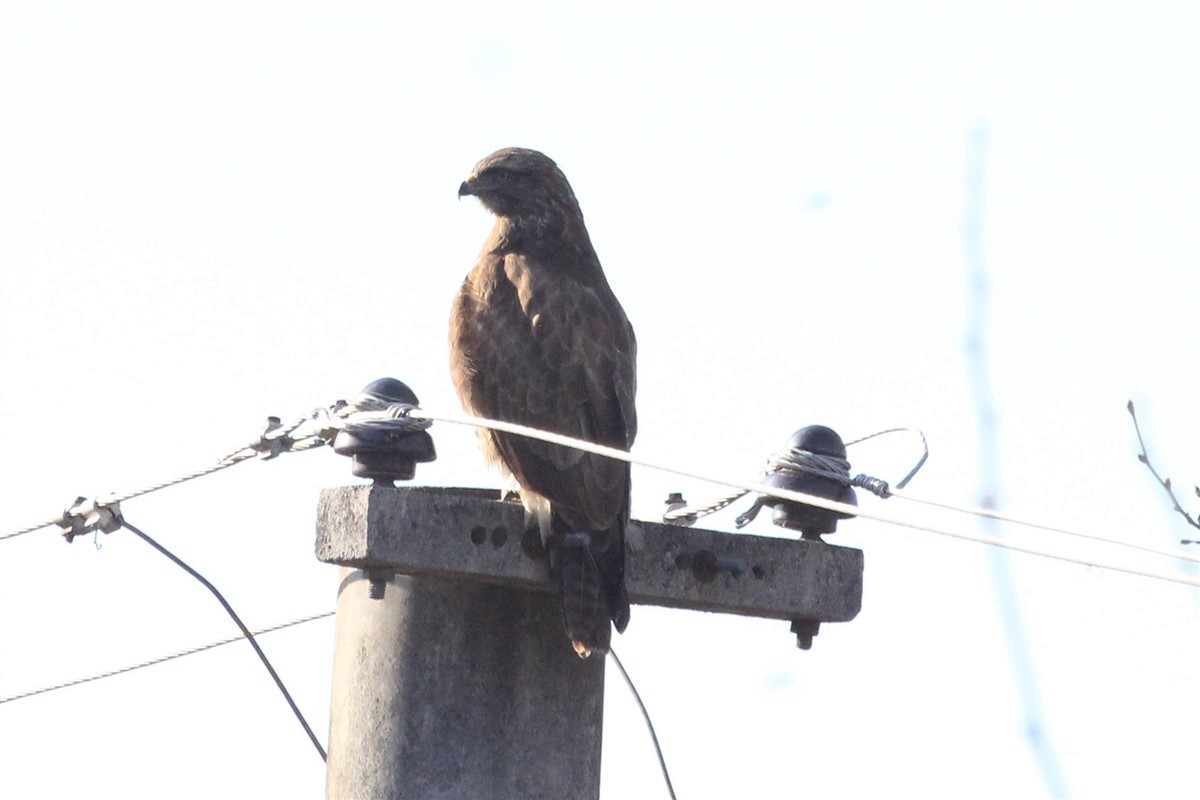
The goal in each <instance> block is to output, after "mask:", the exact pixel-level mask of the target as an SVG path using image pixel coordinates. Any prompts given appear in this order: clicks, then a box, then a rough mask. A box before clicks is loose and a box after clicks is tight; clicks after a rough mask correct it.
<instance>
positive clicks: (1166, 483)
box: [1125, 400, 1200, 544]
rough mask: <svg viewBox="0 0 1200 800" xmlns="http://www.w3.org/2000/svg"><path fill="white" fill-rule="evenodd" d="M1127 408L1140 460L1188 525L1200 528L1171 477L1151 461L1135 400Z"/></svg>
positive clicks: (1189, 541)
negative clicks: (1180, 498) (1135, 433)
mask: <svg viewBox="0 0 1200 800" xmlns="http://www.w3.org/2000/svg"><path fill="white" fill-rule="evenodd" d="M1125 408H1126V409H1127V410H1128V411H1129V416H1130V417H1132V418H1133V429H1134V431H1136V432H1137V437H1138V444H1139V445H1140V446H1141V448H1142V452H1141V453H1139V454H1138V461H1140V462H1142V463H1143V464H1145V465H1146V469H1148V470H1150V474H1151V475H1153V476H1154V479H1155V480H1157V481H1158V482H1159V484H1160V485H1161V486H1162V487H1163V488H1164V489H1166V491H1167V495H1168V496H1170V498H1171V502H1172V503H1174V504H1175V510H1176V511H1178V512H1179V514H1180V515H1181V516H1182V517H1183V518H1184V519H1186V520H1187V523H1188V525H1191V526H1192V527H1193V528H1196V529H1197V530H1200V522H1197V521H1196V520H1195V519H1193V518H1192V515H1191V514H1189V513H1187V512H1186V511H1184V510H1183V506H1182V505H1180V504H1179V498H1178V497H1176V496H1175V490H1174V489H1172V488H1171V479H1170V478H1164V477H1162V476H1161V475H1159V474H1158V470H1156V469H1155V468H1154V465H1153V464H1151V463H1150V456H1149V454H1148V453H1147V452H1146V440H1145V439H1143V438H1142V429H1141V426H1139V425H1138V421H1137V414H1136V413H1134V411H1133V401H1132V400H1130V401H1129V402H1128V403H1127V404H1126V405H1125ZM1195 490H1196V496H1197V497H1200V486H1197V487H1195ZM1179 543H1180V544H1200V540H1197V539H1180V540H1179Z"/></svg>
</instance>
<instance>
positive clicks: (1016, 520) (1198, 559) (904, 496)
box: [890, 489, 1200, 564]
mask: <svg viewBox="0 0 1200 800" xmlns="http://www.w3.org/2000/svg"><path fill="white" fill-rule="evenodd" d="M890 496H892V497H898V498H900V499H901V500H907V501H909V502H910V503H920V504H922V505H927V506H933V507H935V508H944V509H947V510H949V511H958V512H960V513H963V514H972V515H974V516H977V517H987V518H988V519H994V520H998V521H1000V522H1011V523H1013V524H1014V525H1024V526H1025V527H1027V528H1037V529H1038V530H1042V531H1050V532H1051V533H1061V534H1063V535H1064V536H1074V537H1077V538H1079V539H1087V540H1089V541H1093V542H1101V543H1103V544H1111V545H1115V546H1116V547H1128V548H1129V549H1131V550H1140V551H1142V552H1143V553H1151V554H1153V555H1156V556H1165V557H1167V558H1178V559H1181V560H1183V561H1191V562H1193V563H1196V564H1200V556H1193V555H1190V554H1188V553H1184V552H1182V551H1178V550H1162V549H1159V548H1157V547H1147V546H1146V545H1143V544H1134V543H1133V542H1126V541H1122V540H1121V539H1112V538H1109V537H1107V536H1097V535H1096V534H1094V533H1084V532H1083V531H1075V530H1071V529H1070V528H1058V527H1055V526H1054V525H1045V524H1042V523H1040V522H1034V521H1032V520H1028V519H1022V518H1021V517H1014V516H1012V515H1010V514H1002V513H1000V512H999V511H993V510H991V509H988V508H981V507H977V506H956V505H954V504H952V503H943V502H941V501H940V500H930V499H929V498H927V497H920V496H917V495H914V494H911V493H910V492H909V491H908V490H907V489H892V490H891V492H890Z"/></svg>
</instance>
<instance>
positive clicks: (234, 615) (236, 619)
mask: <svg viewBox="0 0 1200 800" xmlns="http://www.w3.org/2000/svg"><path fill="white" fill-rule="evenodd" d="M121 524H122V525H123V526H124V527H125V528H126V529H127V530H129V531H131V532H132V533H134V534H135V535H137V536H138V537H140V538H141V539H142V540H143V541H145V542H146V544H148V545H150V546H151V547H153V548H154V549H155V550H157V551H158V552H160V553H162V554H163V555H164V556H166V557H167V558H169V559H171V560H172V561H174V562H175V563H176V564H177V565H178V566H179V567H180V568H181V569H183V571H184V572H186V573H187V574H189V575H191V576H192V577H193V578H195V579H196V580H198V581H200V583H202V584H204V588H206V589H208V590H209V591H210V592H212V593H213V596H214V597H216V598H217V600H218V601H219V602H220V603H221V605H222V606H223V607H224V608H225V611H226V612H228V614H229V616H230V617H231V618H232V619H233V621H234V622H235V623H236V624H237V626H238V628H240V629H241V631H242V636H245V637H246V641H248V642H250V646H251V647H253V648H254V652H255V653H257V654H258V658H259V660H260V661H262V663H263V666H264V667H266V668H267V672H269V673H271V679H272V680H273V681H275V685H276V686H278V687H279V691H280V692H281V693H282V694H283V697H284V699H285V700H287V703H288V705H289V706H291V708H292V713H293V714H295V715H296V719H297V720H299V721H300V726H301V727H303V728H304V732H305V733H307V734H308V738H309V739H311V740H312V743H313V747H315V748H317V752H318V753H320V754H321V760H322V761H325V760H326V755H325V748H324V747H322V746H321V743H320V742H319V741H318V740H317V737H316V734H314V733H313V731H312V728H310V727H309V726H308V720H306V719H304V715H303V714H302V713H300V707H299V706H297V705H296V701H295V700H293V699H292V696H291V694H289V693H288V690H287V687H285V686H284V685H283V680H281V679H280V677H279V674H278V673H277V672H275V668H274V667H272V666H271V662H270V661H269V660H268V659H267V654H266V653H264V652H263V651H262V648H261V647H259V646H258V642H257V641H255V639H254V634H253V633H251V632H250V629H249V628H247V627H246V624H245V623H244V622H242V619H241V617H239V616H238V615H237V612H236V611H234V610H233V606H231V605H229V602H228V601H227V600H226V599H225V597H224V596H223V595H222V594H221V593H220V592H219V591H217V587H215V586H213V585H212V584H211V583H209V582H208V579H207V578H205V577H204V576H203V575H201V574H200V573H199V572H196V570H194V569H192V568H191V567H189V566H188V565H187V564H185V563H184V562H183V561H181V560H180V559H179V558H178V557H177V556H176V555H175V554H174V553H172V552H171V551H170V550H168V549H167V548H165V547H163V546H162V545H161V544H159V543H158V542H156V541H154V540H153V539H152V538H150V536H148V535H147V534H145V533H143V532H142V531H140V530H138V529H137V528H135V527H134V526H133V525H131V524H129V523H128V522H126V521H124V520H122V522H121Z"/></svg>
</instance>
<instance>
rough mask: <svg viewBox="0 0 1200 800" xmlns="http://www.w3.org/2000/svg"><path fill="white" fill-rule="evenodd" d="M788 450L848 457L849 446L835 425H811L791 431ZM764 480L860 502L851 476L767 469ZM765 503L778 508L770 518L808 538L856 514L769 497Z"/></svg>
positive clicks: (818, 536)
mask: <svg viewBox="0 0 1200 800" xmlns="http://www.w3.org/2000/svg"><path fill="white" fill-rule="evenodd" d="M787 447H788V450H789V451H800V452H807V453H813V454H816V455H820V456H832V457H834V458H839V459H845V458H846V445H845V443H843V442H842V437H841V436H839V435H838V434H837V431H835V430H833V429H832V428H827V427H825V426H824V425H809V426H808V427H806V428H801V429H800V430H798V431H796V432H795V433H794V434H792V437H791V438H790V439H788V443H787ZM763 483H765V484H766V485H768V486H775V487H778V488H780V489H789V490H791V491H794V492H803V493H805V494H811V495H816V496H817V497H824V498H826V499H828V500H835V501H837V502H839V503H846V504H847V505H852V506H856V505H858V498H857V497H856V496H855V494H854V489H853V488H852V487H851V486H850V485H849V475H848V474H847V476H846V480H840V479H837V478H831V477H826V476H824V475H818V474H814V473H812V472H807V471H804V470H793V469H778V470H772V471H771V472H768V473H767V475H766V477H765V478H763ZM764 502H765V504H766V505H769V506H771V507H772V508H774V509H775V511H774V513H773V514H772V515H771V521H772V522H773V523H775V524H776V525H779V526H781V527H784V528H791V529H792V530H798V531H800V533H801V534H802V535H803V537H804V538H805V539H816V540H820V538H821V535H822V534H825V533H833V532H834V531H836V530H837V523H838V520H839V519H849V518H850V517H852V516H853V514H843V513H841V512H838V511H829V510H827V509H824V508H817V507H816V506H810V505H806V504H804V503H794V502H792V501H790V500H779V499H776V498H767V499H766V500H765V501H764Z"/></svg>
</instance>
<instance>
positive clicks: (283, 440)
mask: <svg viewBox="0 0 1200 800" xmlns="http://www.w3.org/2000/svg"><path fill="white" fill-rule="evenodd" d="M434 421H438V422H446V423H451V424H457V425H467V426H472V427H484V428H490V429H492V430H498V431H504V432H508V433H514V434H516V435H519V436H525V437H528V438H532V439H538V440H540V441H544V442H549V443H551V444H558V445H561V446H563V447H570V448H574V449H578V450H583V451H585V452H589V453H594V454H596V455H601V456H605V457H607V458H613V459H617V460H620V461H626V462H628V463H631V464H637V465H639V466H644V467H648V468H650V469H656V470H659V471H663V472H669V473H672V474H675V475H682V476H684V477H688V478H693V479H696V480H700V481H704V482H707V483H714V484H718V485H724V486H729V487H732V488H735V489H737V490H738V492H737V494H736V496H735V495H732V494H731V495H728V496H727V497H725V498H722V500H720V501H718V504H723V505H728V503H729V502H733V500H731V499H730V498H734V499H736V497H740V496H742V495H743V494H748V493H756V494H759V495H766V496H768V497H774V498H778V499H781V500H789V501H792V502H796V503H804V504H807V505H811V506H816V507H818V508H824V509H827V510H831V511H838V512H841V513H844V514H848V515H850V516H856V517H863V518H865V519H873V520H876V521H878V522H885V523H888V524H891V525H900V526H903V527H908V528H914V529H916V530H923V531H926V532H928V533H936V534H939V535H943V536H950V537H953V538H958V539H965V540H968V541H974V542H977V543H980V544H986V545H990V546H992V547H999V548H1003V549H1007V550H1014V551H1017V552H1022V553H1027V554H1029V555H1034V556H1039V557H1043V558H1052V559H1055V560H1058V561H1065V562H1068V563H1075V564H1082V565H1084V566H1089V567H1096V568H1099V569H1109V570H1113V571H1116V572H1124V573H1127V574H1131V575H1138V576H1140V577H1145V578H1151V579H1153V580H1162V581H1167V582H1170V583H1180V584H1183V585H1186V586H1197V587H1200V580H1197V579H1194V578H1189V577H1185V576H1176V575H1168V574H1165V573H1161V572H1153V571H1149V570H1143V569H1139V568H1136V567H1131V566H1126V565H1123V564H1120V563H1117V562H1113V561H1109V560H1104V559H1095V558H1078V557H1075V556H1072V555H1068V554H1065V553H1056V552H1052V551H1049V550H1046V549H1043V548H1040V547H1030V546H1022V545H1017V544H1012V543H1010V542H1007V541H1004V540H1001V539H998V538H996V537H991V536H986V535H976V534H970V533H965V532H962V531H957V530H952V529H948V528H944V527H940V526H934V525H929V524H926V523H921V522H915V521H912V520H907V519H904V518H902V517H900V516H897V515H895V514H892V513H890V512H885V511H879V510H865V509H862V508H859V507H857V506H851V505H847V504H843V503H838V502H836V501H833V500H828V499H825V498H823V497H818V496H816V495H810V494H805V493H802V492H796V491H791V490H787V489H781V488H779V487H775V486H768V485H765V484H763V483H761V482H746V481H742V480H734V479H729V478H726V477H721V476H712V475H703V474H700V473H696V472H693V471H690V470H685V469H681V468H678V467H674V466H671V465H669V464H663V463H660V462H655V461H651V460H648V459H643V458H636V457H634V456H632V455H631V454H630V453H628V452H627V451H624V450H619V449H617V448H613V447H607V446H605V445H599V444H595V443H593V442H588V441H585V440H583V439H577V438H574V437H571V436H563V435H561V434H556V433H551V432H548V431H543V430H539V429H536V428H531V427H528V426H524V425H517V424H514V423H510V422H503V421H500V420H492V419H484V418H476V417H470V416H462V415H451V414H442V413H437V414H435V413H432V412H429V411H425V410H424V409H421V408H418V407H416V406H413V405H408V404H403V403H389V402H387V401H386V400H382V399H380V398H378V397H375V396H371V395H360V396H358V397H356V398H355V399H354V400H352V401H351V402H348V403H347V402H343V401H339V402H338V403H335V404H334V405H333V406H331V407H329V408H318V409H316V410H315V411H313V412H312V413H311V414H309V415H308V416H305V417H302V418H300V419H298V420H296V421H294V422H293V423H292V424H291V425H287V426H285V425H282V424H280V423H279V421H278V419H276V418H272V419H271V420H270V424H269V425H268V427H267V429H266V431H264V433H263V435H262V436H261V437H260V439H259V440H258V441H256V442H253V443H251V444H249V445H247V446H246V447H243V448H242V449H240V450H238V451H235V452H234V453H231V454H230V455H228V456H226V457H225V458H224V459H222V460H221V461H219V462H218V463H217V464H215V465H213V466H211V467H206V468H205V469H202V470H197V471H195V472H191V473H188V474H187V475H184V476H181V477H179V478H175V479H172V480H169V481H162V482H160V483H156V484H153V485H151V486H147V487H143V488H141V489H138V490H136V491H132V492H127V493H125V494H119V495H111V496H107V497H104V498H101V499H100V500H98V501H87V502H86V503H84V500H83V498H81V499H80V500H79V501H77V503H76V506H75V507H73V508H71V509H68V510H67V512H65V513H64V514H63V515H62V516H60V517H57V518H53V519H49V520H45V521H43V522H40V523H37V524H35V525H31V526H28V527H26V528H22V529H19V530H17V531H14V532H9V533H6V534H4V535H0V542H2V541H4V540H6V539H11V538H13V537H15V536H20V535H24V534H25V533H29V532H32V531H34V530H38V529H40V528H45V527H49V526H51V525H56V524H57V525H61V526H63V527H64V528H69V529H70V530H69V531H68V536H71V535H77V533H79V532H83V531H85V530H91V529H92V528H90V527H87V526H86V525H83V526H80V525H78V519H76V518H74V516H73V512H74V510H75V508H79V507H81V504H82V505H83V506H86V507H87V508H90V509H92V510H95V509H96V508H108V507H109V506H110V505H111V504H114V503H117V502H120V501H121V500H128V499H132V498H134V497H139V496H141V495H143V494H148V493H149V492H152V491H157V490H159V489H163V488H166V487H168V486H174V485H176V484H178V483H182V482H183V481H187V480H192V479H194V478H199V477H203V476H205V475H209V474H212V473H213V472H217V471H218V470H221V469H225V468H227V467H230V466H233V465H234V464H238V463H241V462H243V461H246V460H249V459H251V458H254V457H262V458H266V459H270V458H274V457H276V456H277V455H279V454H281V453H284V452H298V451H302V450H308V449H312V448H315V447H320V446H321V445H323V444H326V443H327V441H329V440H331V439H332V438H333V435H334V434H335V433H336V431H339V430H353V429H354V428H355V426H362V427H380V426H389V427H393V428H399V429H401V430H405V429H408V430H411V429H415V428H421V429H423V428H425V427H428V425H429V424H430V423H432V422H434ZM896 430H906V429H896ZM881 433H883V432H881ZM873 435H874V434H873ZM867 438H870V437H867ZM922 438H923V437H922ZM923 460H924V459H922V462H923ZM919 466H920V463H918V465H917V467H919ZM914 471H915V470H914ZM911 474H912V473H911V472H910V474H909V476H908V477H911ZM863 477H866V476H863ZM871 480H878V479H871ZM905 480H907V478H906V479H905ZM880 483H883V482H882V481H880ZM903 483H904V481H903V480H902V481H900V482H899V483H898V484H897V488H896V489H891V488H890V487H885V491H884V492H883V496H888V495H889V494H890V495H892V496H896V497H903V498H904V499H907V500H911V501H913V502H918V503H925V504H928V505H936V506H939V507H942V508H946V509H950V510H955V511H959V512H962V513H966V514H973V515H976V516H981V517H985V518H992V519H996V520H999V521H1005V522H1011V523H1013V524H1019V525H1025V526H1029V527H1034V528H1039V529H1042V530H1046V531H1052V532H1056V533H1062V534H1066V535H1070V536H1077V537H1081V538H1086V539H1092V540H1095V541H1100V542H1105V543H1108V544H1113V545H1118V546H1123V547H1130V548H1133V549H1137V550H1143V551H1145V552H1149V553H1154V554H1155V555H1160V556H1167V557H1171V558H1182V559H1184V560H1189V561H1200V558H1198V557H1196V556H1191V555H1188V554H1183V553H1171V552H1169V551H1164V550H1158V549H1155V548H1148V547H1143V546H1140V545H1135V544H1131V543H1128V542H1123V541H1120V540H1116V539H1109V538H1105V537H1101V536H1095V535H1092V534H1086V533H1082V532H1080V531H1072V530H1069V529H1065V528H1058V527H1054V526H1050V525H1043V524H1040V523H1036V522H1031V521H1028V520H1024V519H1020V518H1017V517H1014V516H1010V515H1005V514H1001V513H999V512H996V511H992V510H989V509H984V508H972V507H966V506H960V505H954V504H951V503H942V502H938V501H933V500H929V499H925V498H919V497H917V496H914V495H910V494H908V493H907V492H900V491H898V489H899V487H900V486H902V485H903ZM867 488H872V489H873V488H874V487H867ZM714 505H716V504H714ZM723 505H722V506H721V507H723Z"/></svg>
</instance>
